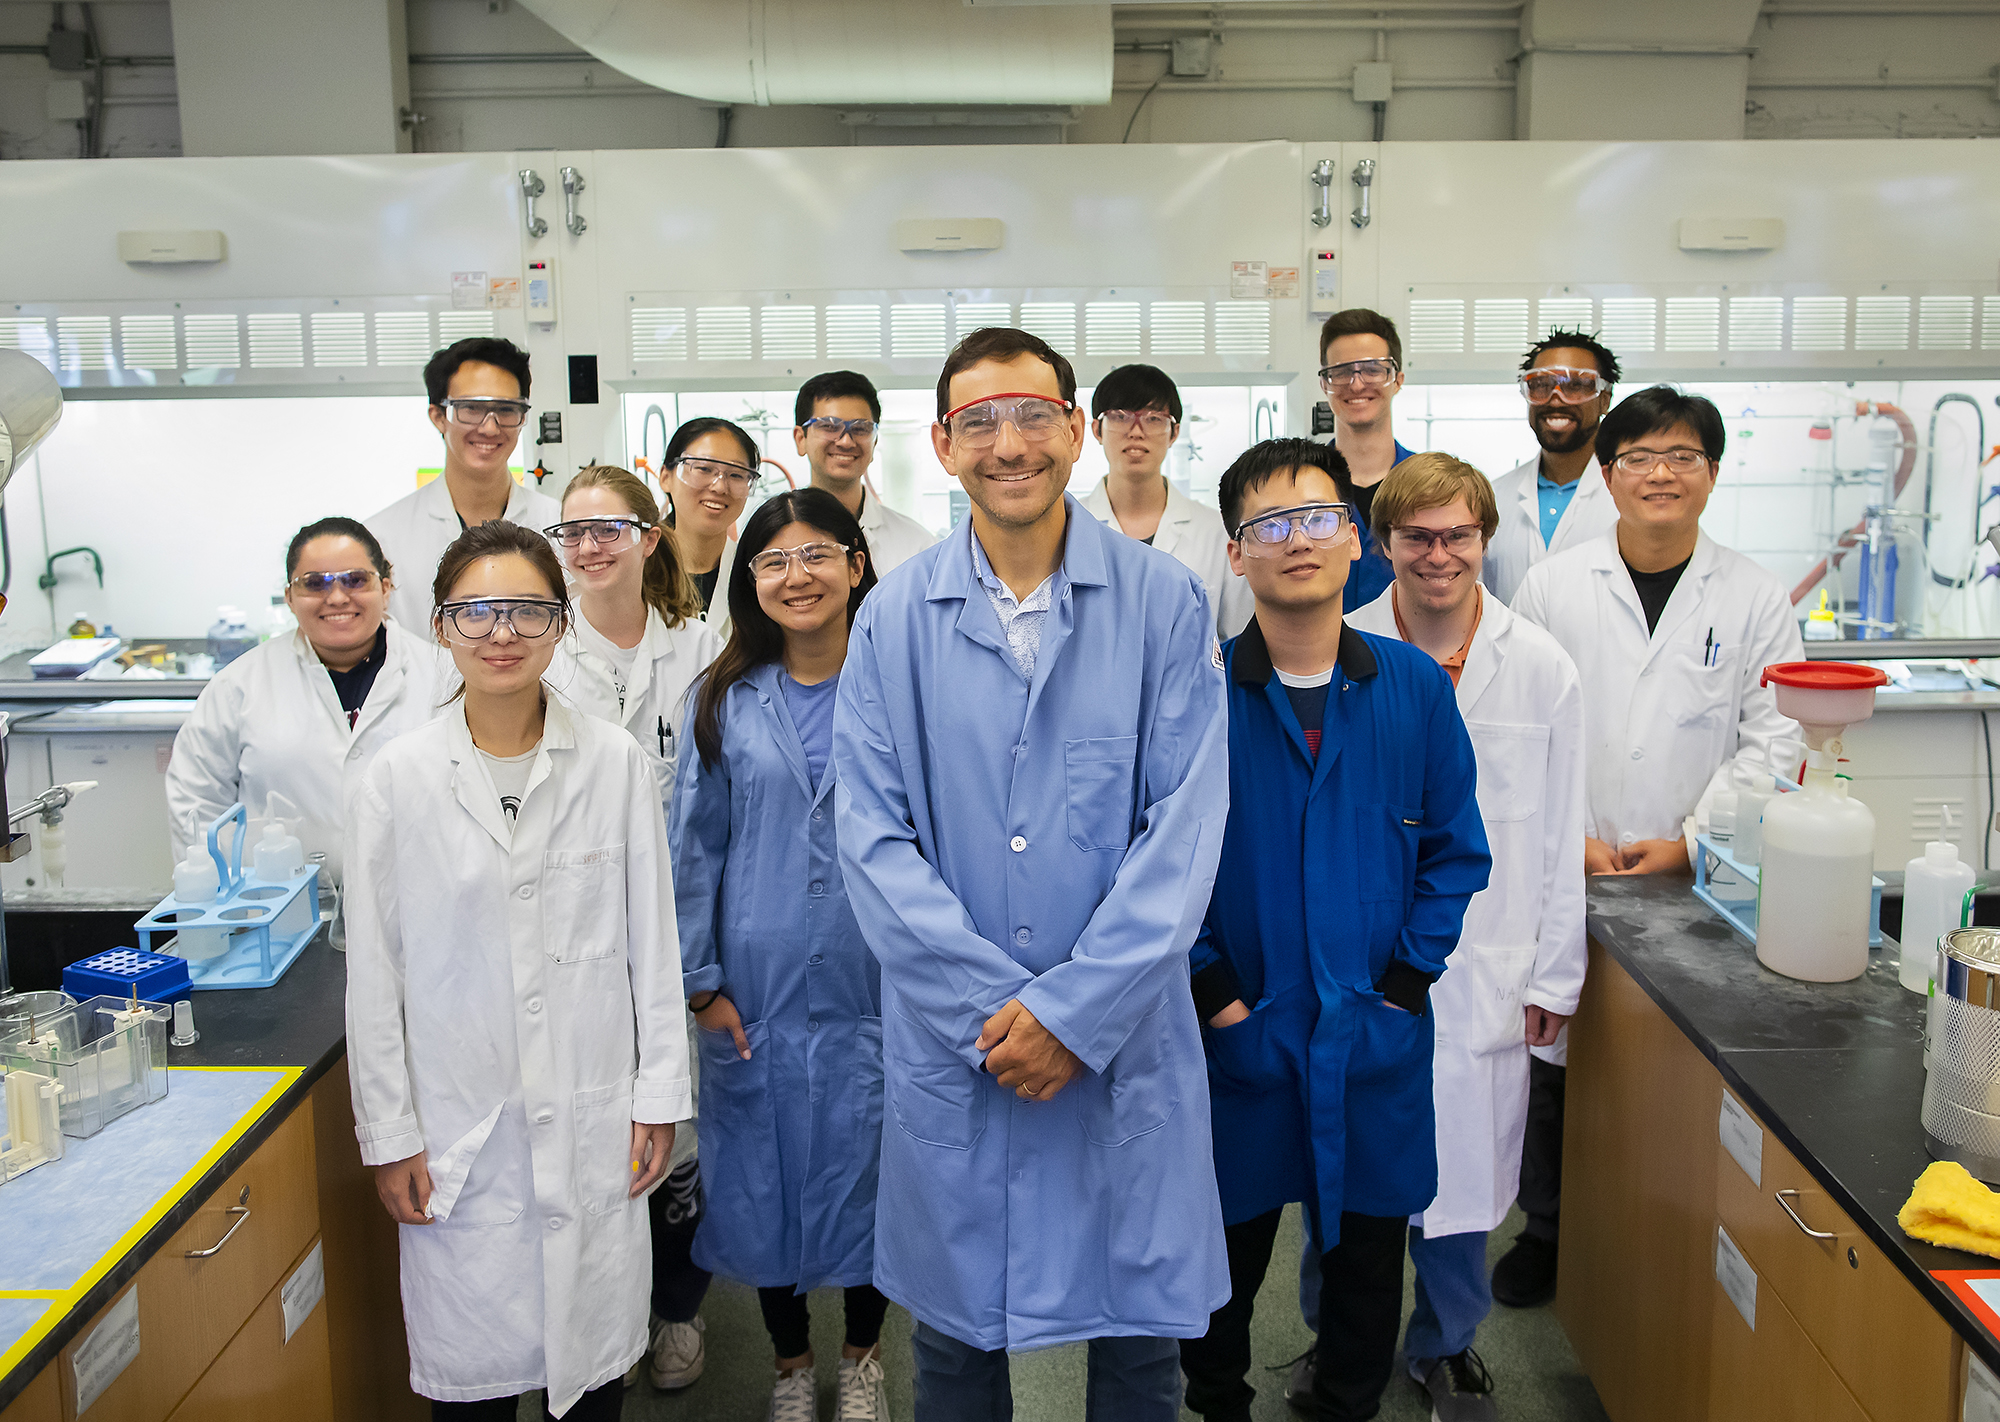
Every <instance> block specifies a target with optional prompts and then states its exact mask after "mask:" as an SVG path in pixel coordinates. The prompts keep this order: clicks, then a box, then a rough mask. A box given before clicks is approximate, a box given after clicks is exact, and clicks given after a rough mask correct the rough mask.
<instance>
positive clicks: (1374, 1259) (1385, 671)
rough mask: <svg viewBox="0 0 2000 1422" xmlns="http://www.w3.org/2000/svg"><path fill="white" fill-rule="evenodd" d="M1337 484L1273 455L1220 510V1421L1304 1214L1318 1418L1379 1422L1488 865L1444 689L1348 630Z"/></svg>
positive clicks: (1234, 480) (1385, 646)
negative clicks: (1452, 1027)
mask: <svg viewBox="0 0 2000 1422" xmlns="http://www.w3.org/2000/svg"><path fill="white" fill-rule="evenodd" d="M1345 472H1346V471H1345V468H1344V461H1343V460H1342V459H1341V456H1340V454H1339V453H1338V451H1336V450H1334V449H1332V448H1330V447H1329V446H1327V445H1323V444H1314V443H1312V442H1311V441H1309V440H1301V439H1283V440H1266V441H1265V442H1264V443H1262V444H1259V445H1255V446H1253V447H1252V448H1251V449H1249V450H1248V451H1246V452H1245V453H1244V454H1243V455H1242V456H1241V457H1240V458H1239V459H1238V460H1237V461H1236V463H1234V464H1233V465H1231V466H1230V468H1229V471H1228V472H1227V473H1226V474H1224V475H1223V478H1222V486H1221V489H1220V498H1221V503H1222V514H1223V519H1224V521H1225V522H1226V523H1227V524H1228V525H1229V526H1230V529H1231V538H1230V544H1229V558H1230V565H1231V567H1232V568H1233V569H1234V570H1235V571H1236V572H1237V573H1239V574H1241V575H1242V577H1243V578H1244V579H1245V580H1246V581H1247V582H1248V583H1249V584H1250V591H1251V593H1252V594H1253V595H1254V596H1255V598H1256V605H1257V613H1256V616H1255V618H1253V619H1252V621H1251V623H1250V625H1249V626H1248V627H1246V628H1245V629H1244V630H1243V633H1242V635H1241V636H1239V637H1237V638H1235V639H1234V640H1232V641H1231V642H1230V643H1229V644H1228V645H1227V647H1225V648H1224V649H1223V658H1224V661H1225V664H1226V667H1227V675H1228V692H1229V827H1228V830H1227V831H1226V833H1225V834H1224V836H1223V841H1222V865H1221V868H1220V869H1219V871H1218V873H1217V876H1216V886H1217V887H1216V893H1215V898H1214V901H1213V902H1212V903H1211V904H1210V905H1209V909H1208V914H1207V918H1206V920H1205V922H1204V923H1203V926H1202V931H1201V934H1200V936H1199V937H1198V938H1197V940H1196V942H1195V947H1194V951H1193V954H1192V962H1193V970H1194V975H1193V985H1194V997H1195V1010H1196V1011H1197V1012H1198V1013H1199V1014H1200V1015H1201V1018H1202V1020H1203V1021H1204V1022H1206V1023H1207V1024H1208V1025H1207V1030H1206V1031H1205V1032H1204V1034H1203V1036H1204V1039H1205V1045H1206V1047H1207V1050H1208V1058H1209V1083H1210V1090H1211V1093H1212V1096H1213V1108H1214V1109H1213V1117H1214V1122H1215V1171H1216V1177H1217V1180H1218V1181H1219V1183H1220V1186H1221V1190H1222V1214H1223V1219H1224V1220H1226V1221H1227V1222H1228V1228H1227V1230H1226V1234H1227V1238H1228V1247H1229V1270H1230V1282H1231V1285H1232V1294H1231V1298H1230V1300H1229V1302H1228V1303H1227V1304H1226V1305H1224V1306H1223V1307H1222V1308H1220V1309H1218V1310H1216V1312H1215V1315H1214V1317H1213V1318H1212V1319H1211V1321H1210V1324H1209V1329H1208V1334H1207V1336H1206V1337H1204V1338H1201V1339H1196V1340H1192V1341H1190V1342H1187V1343H1185V1344H1183V1345H1182V1347H1181V1360H1182V1366H1183V1368H1185V1370H1186V1372H1187V1375H1188V1389H1187V1404H1188V1407H1189V1408H1190V1409H1191V1410H1193V1411H1195V1412H1199V1413H1201V1414H1202V1415H1203V1416H1204V1417H1207V1418H1209V1419H1211V1422H1217V1420H1218V1419H1228V1422H1241V1419H1247V1418H1248V1417H1249V1416H1250V1400H1251V1398H1253V1397H1254V1396H1256V1393H1255V1390H1254V1389H1252V1388H1251V1387H1250V1385H1249V1384H1248V1383H1247V1382H1246V1381H1245V1380H1244V1379H1245V1375H1246V1374H1247V1373H1248V1371H1249V1367H1250V1312H1251V1306H1252V1304H1253V1302H1254V1301H1255V1299H1256V1295H1257V1287H1258V1285H1259V1284H1260V1283H1261V1282H1262V1281H1263V1277H1264V1270H1265V1267H1266V1266H1267V1265H1268V1264H1269V1263H1270V1258H1271V1245H1272V1241H1273V1240H1274V1239H1275V1237H1276V1235H1277V1229H1278V1217H1279V1212H1280V1210H1281V1209H1282V1207H1283V1206H1284V1205H1286V1204H1288V1203H1290V1202H1291V1201H1293V1200H1303V1201H1304V1202H1305V1205H1306V1214H1307V1219H1308V1223H1309V1226H1310V1227H1311V1228H1312V1231H1313V1237H1314V1238H1315V1239H1316V1240H1317V1241H1318V1245H1319V1248H1320V1249H1321V1250H1323V1251H1324V1253H1323V1255H1322V1257H1321V1278H1322V1281H1323V1282H1322V1285H1321V1294H1320V1334H1319V1345H1318V1346H1319V1367H1318V1373H1317V1377H1316V1379H1315V1381H1314V1384H1313V1396H1312V1402H1311V1404H1310V1405H1311V1407H1312V1408H1313V1409H1314V1410H1313V1413H1312V1415H1315V1416H1318V1417H1322V1418H1328V1419H1341V1422H1345V1419H1348V1418H1364V1417H1372V1416H1374V1415H1375V1411H1376V1409H1377V1407H1378V1406H1379V1405H1380V1403H1381V1398H1382V1390H1383V1389H1384V1388H1385V1387H1386V1386H1387V1385H1388V1382H1389V1375H1390V1368H1391V1360H1392V1358H1393V1356H1394V1354H1395V1349H1396V1334H1397V1331H1398V1329H1399V1327H1400V1325H1401V1321H1402V1319H1401V1309H1402V1300H1403V1237H1404V1234H1405V1233H1406V1230H1407V1224H1408V1219H1409V1216H1410V1215H1412V1214H1413V1213H1415V1212H1417V1211H1419V1210H1421V1209H1423V1208H1424V1207H1425V1206H1426V1205H1428V1204H1430V1202H1431V1200H1432V1198H1433V1197H1434V1196H1435V1195H1436V1193H1437V1137H1436V1126H1435V1116H1434V1111H1433V1106H1432V1099H1431V1050H1432V1043H1431V1019H1430V1017H1429V1015H1428V1013H1427V1010H1426V1009H1427V1005H1428V1003H1427V999H1428V996H1429V993H1430V986H1431V984H1432V983H1433V982H1435V981H1436V980H1437V978H1438V977H1439V975H1440V974H1442V973H1443V972H1444V967H1445V958H1446V956H1447V955H1448V954H1449V953H1450V952H1451V950H1452V948H1453V946H1454V945H1455V944H1456V943H1457V941H1458V937H1459V928H1460V923H1461V921H1462V920H1463V918H1464V916H1465V906H1466V903H1467V902H1468V901H1469V900H1470V899H1471V898H1472V896H1473V895H1474V894H1475V893H1477V892H1478V891H1479V890H1481V889H1483V888H1485V887H1486V878H1487V871H1488V869H1489V867H1490V866H1491V864H1492V860H1491V858H1490V857H1489V856H1488V854H1487V848H1486V832H1485V830H1484V828H1483V827H1482V825H1481V822H1480V818H1479V805H1478V802H1477V801H1476V800H1475V799H1474V798H1473V782H1474V776H1475V771H1474V764H1473V758H1472V743H1471V741H1470V739H1469V738H1468V737H1467V735H1466V732H1465V723H1464V722H1463V721H1462V720H1460V719H1459V714H1458V705H1457V702H1456V700H1455V698H1454V696H1453V692H1452V685H1451V679H1450V678H1449V677H1448V676H1446V674H1445V672H1444V670H1443V668H1441V667H1440V666H1439V665H1438V664H1437V662H1436V661H1435V660H1433V659H1432V658H1431V657H1430V656H1428V655H1427V654H1425V653H1424V652H1422V651H1421V650H1420V649H1418V648H1415V647H1412V646H1409V645H1408V644H1406V643H1403V642H1398V641H1396V640H1394V639H1393V638H1385V637H1374V636H1369V635H1367V634H1365V633H1362V632H1357V631H1355V630H1354V629H1353V628H1352V627H1349V626H1347V625H1345V623H1344V621H1343V619H1342V617H1341V595H1342V591H1343V589H1344V587H1345V584H1346V582H1347V576H1348V572H1349V569H1350V567H1351V566H1352V564H1353V563H1354V560H1355V559H1356V557H1357V556H1359V548H1360V544H1359V540H1358V539H1357V538H1356V537H1355V530H1354V527H1353V511H1352V507H1351V506H1350V505H1349V504H1347V503H1345V502H1344V501H1342V500H1341V499H1340V497H1339V493H1340V488H1341V484H1342V480H1343V476H1344V475H1345ZM1297 1401H1298V1403H1299V1404H1300V1405H1302V1406H1304V1405H1306V1400H1305V1399H1303V1398H1301V1399H1297Z"/></svg>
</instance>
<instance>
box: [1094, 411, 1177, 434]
mask: <svg viewBox="0 0 2000 1422" xmlns="http://www.w3.org/2000/svg"><path fill="white" fill-rule="evenodd" d="M1097 418H1098V419H1100V420H1102V421H1103V422H1104V428H1106V429H1109V430H1116V431H1117V432H1118V433H1119V434H1128V433H1130V432H1131V431H1132V430H1133V429H1135V428H1136V429H1137V430H1138V431H1139V432H1140V433H1141V434H1144V435H1146V436H1148V437H1149V438H1151V437H1156V436H1159V435H1164V434H1172V433H1173V430H1174V426H1175V425H1177V424H1179V423H1180V421H1179V420H1176V419H1175V418H1174V417H1173V416H1172V415H1169V414H1168V413H1167V412H1166V411H1165V410H1106V411H1105V412H1104V413H1103V414H1101V415H1099V416H1098V417H1097Z"/></svg>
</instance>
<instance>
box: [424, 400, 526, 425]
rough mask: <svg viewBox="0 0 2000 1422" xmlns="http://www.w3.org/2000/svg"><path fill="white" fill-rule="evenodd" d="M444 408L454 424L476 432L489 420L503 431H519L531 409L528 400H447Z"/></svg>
mask: <svg viewBox="0 0 2000 1422" xmlns="http://www.w3.org/2000/svg"><path fill="white" fill-rule="evenodd" d="M444 407H445V409H446V410H448V411H449V412H450V413H451V422H452V423H453V424H455V425H464V426H465V427H466V428H467V429H474V430H476V429H478V428H479V427H480V426H481V425H483V424H485V423H486V422H487V421H488V420H491V421H493V423H494V424H496V425H498V426H500V428H501V429H503V430H518V429H519V428H521V421H523V420H525V419H527V418H528V408H529V407H528V402H527V401H526V400H447V401H445V402H444Z"/></svg>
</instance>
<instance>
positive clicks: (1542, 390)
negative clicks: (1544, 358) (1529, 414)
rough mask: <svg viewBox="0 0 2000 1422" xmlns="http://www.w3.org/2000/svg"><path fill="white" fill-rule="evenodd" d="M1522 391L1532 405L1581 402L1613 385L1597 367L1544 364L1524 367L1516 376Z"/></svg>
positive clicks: (1592, 398) (1516, 381)
mask: <svg viewBox="0 0 2000 1422" xmlns="http://www.w3.org/2000/svg"><path fill="white" fill-rule="evenodd" d="M1515 384H1517V385H1519V386H1520V387H1521V394H1522V395H1523V396H1524V397H1525V398H1526V399H1527V402H1528V403H1529V404H1530V405H1546V404H1548V403H1549V402H1551V401H1554V402H1555V403H1556V404H1558V405H1581V404H1582V403H1583V402H1584V401H1586V400H1594V399H1596V398H1597V397H1598V395H1600V394H1602V393H1603V392H1604V391H1606V390H1609V389H1610V388H1611V382H1610V381H1608V380H1606V379H1605V378H1604V377H1603V376H1602V375H1600V374H1598V373H1597V372H1596V371H1594V370H1580V369H1578V368H1577V367H1576V366H1573V365H1543V366H1537V367H1536V368H1535V369H1533V370H1524V371H1522V372H1521V374H1520V375H1519V376H1518V377H1517V378H1516V380H1515Z"/></svg>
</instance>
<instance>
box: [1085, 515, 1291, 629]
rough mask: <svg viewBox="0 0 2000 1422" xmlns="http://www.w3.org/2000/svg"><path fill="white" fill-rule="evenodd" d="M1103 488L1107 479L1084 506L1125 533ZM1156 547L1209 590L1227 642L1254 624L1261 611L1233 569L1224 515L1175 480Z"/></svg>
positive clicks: (1209, 597) (1161, 516) (1217, 625)
mask: <svg viewBox="0 0 2000 1422" xmlns="http://www.w3.org/2000/svg"><path fill="white" fill-rule="evenodd" d="M1105 484H1106V481H1105V480H1103V479H1100V480H1098V481H1097V487H1096V488H1094V489H1092V490H1091V491H1090V492H1089V493H1088V494H1087V495H1085V496H1084V498H1083V499H1082V500H1081V502H1082V504H1083V507H1084V509H1085V511H1086V512H1089V513H1091V514H1094V515H1096V517H1097V519H1098V521H1099V522H1101V523H1103V524H1105V525H1106V526H1108V527H1109V528H1111V529H1112V530H1113V531H1114V532H1121V533H1122V532H1123V531H1124V530H1122V529H1120V528H1119V527H1118V516H1117V515H1116V514H1114V513H1113V512H1112V511H1111V494H1110V492H1109V490H1107V489H1106V487H1105ZM1153 547H1155V548H1157V549H1158V550H1159V551H1160V552H1162V553H1168V554H1171V555H1173V556H1174V557H1175V558H1178V559H1180V561H1181V565H1182V566H1183V567H1185V568H1186V569H1188V571H1190V572H1191V573H1193V574H1194V575H1195V576H1196V577H1198V578H1200V579H1201V585H1202V586H1203V587H1205V588H1207V589H1208V601H1209V605H1210V606H1211V607H1213V608H1214V609H1215V632H1216V636H1217V637H1219V638H1221V639H1222V640H1223V641H1228V640H1229V639H1230V638H1231V637H1234V636H1235V635H1236V634H1237V633H1238V632H1241V631H1242V630H1243V629H1244V628H1245V627H1248V626H1249V625H1250V618H1251V615H1252V614H1253V613H1254V612H1256V610H1257V605H1256V599H1255V598H1253V597H1252V596H1251V594H1250V584H1248V583H1246V582H1244V581H1243V579H1241V578H1239V577H1237V576H1236V574H1234V573H1232V572H1231V571H1230V570H1229V530H1228V529H1226V528H1224V527H1223V526H1222V515H1221V514H1220V513H1218V512H1216V511H1215V510H1214V509H1211V508H1206V507H1204V506H1203V505H1201V504H1198V503H1196V502H1195V501H1194V500H1193V499H1190V498H1189V497H1188V496H1187V495H1186V494H1183V493H1182V492H1181V491H1180V490H1179V489H1176V488H1175V487H1174V483H1173V480H1171V479H1169V480H1168V481H1167V509H1166V512H1165V513H1163V514H1161V515H1160V526H1159V530H1158V531H1157V532H1155V533H1154V535H1153Z"/></svg>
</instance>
